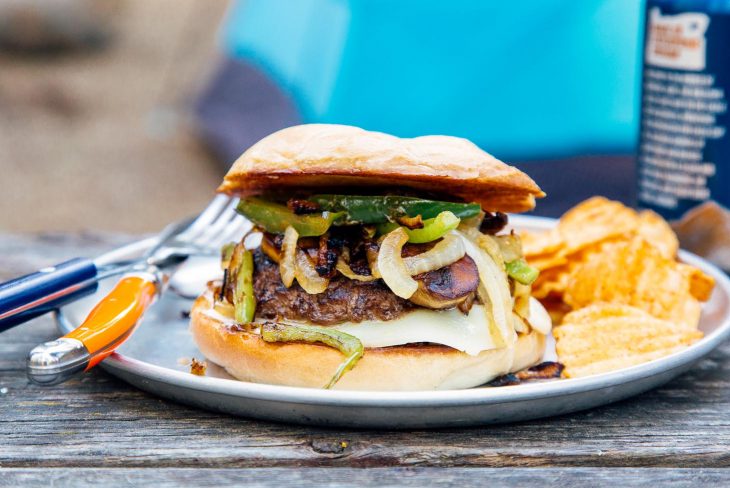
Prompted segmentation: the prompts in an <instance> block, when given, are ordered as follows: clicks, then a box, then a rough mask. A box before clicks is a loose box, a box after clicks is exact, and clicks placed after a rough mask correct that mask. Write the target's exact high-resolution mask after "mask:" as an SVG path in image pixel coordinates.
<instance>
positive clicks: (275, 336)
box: [261, 322, 365, 388]
mask: <svg viewBox="0 0 730 488" xmlns="http://www.w3.org/2000/svg"><path fill="white" fill-rule="evenodd" d="M261 338H262V339H263V340H265V341H266V342H294V341H301V342H308V343H315V342H321V343H323V344H326V345H328V346H330V347H333V348H335V349H337V350H338V351H340V352H341V353H342V354H344V355H345V356H347V358H346V359H345V360H344V361H343V362H342V364H340V366H339V367H338V368H337V371H335V374H334V376H332V379H331V380H330V381H329V383H327V384H326V385H325V388H332V386H334V384H335V383H337V381H338V380H339V379H340V378H341V377H342V375H343V374H345V373H346V372H347V371H350V370H351V369H352V368H354V367H355V364H357V362H358V361H359V360H360V358H361V357H362V355H363V352H364V351H365V348H364V347H363V345H362V342H360V339H358V338H357V337H355V336H352V335H350V334H346V333H344V332H340V331H339V330H335V329H331V328H329V327H319V326H316V325H289V324H275V323H271V322H269V323H266V324H264V325H263V327H261Z"/></svg>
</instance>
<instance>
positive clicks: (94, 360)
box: [26, 271, 162, 385]
mask: <svg viewBox="0 0 730 488" xmlns="http://www.w3.org/2000/svg"><path fill="white" fill-rule="evenodd" d="M161 283H162V281H161V276H160V275H159V273H158V272H154V271H152V272H145V273H134V274H128V275H126V276H124V278H122V279H121V280H120V281H119V283H118V284H117V285H116V286H115V287H114V289H113V290H112V291H111V292H110V293H109V294H108V295H107V296H106V297H104V299H103V300H102V301H101V302H99V304H98V305H96V307H94V308H93V309H92V310H91V312H90V313H89V315H88V316H87V317H86V320H85V321H84V323H83V324H81V325H80V326H79V327H78V328H76V329H75V330H73V331H71V332H69V333H68V334H66V335H65V336H64V337H61V338H60V339H57V340H55V341H50V342H45V343H43V344H41V345H39V346H37V347H35V348H34V349H33V350H32V351H31V352H30V355H29V356H28V361H27V366H26V367H27V372H28V378H29V379H30V380H31V381H32V382H33V383H36V384H39V385H56V384H58V383H62V382H64V381H66V380H67V379H69V378H71V377H73V376H75V375H76V374H77V373H79V372H81V371H88V370H90V369H91V368H93V367H94V366H96V365H97V364H99V362H101V361H102V360H103V359H104V358H105V357H107V356H109V355H110V354H111V353H112V352H114V350H115V349H116V348H117V347H119V346H120V345H122V343H124V341H126V340H127V339H128V338H129V336H130V335H131V334H132V331H134V329H135V327H136V326H137V324H138V323H139V321H140V319H141V318H142V315H143V314H144V312H145V310H146V309H147V308H148V307H149V306H150V305H151V304H152V302H154V301H155V298H156V297H157V295H158V293H159V291H160V288H161Z"/></svg>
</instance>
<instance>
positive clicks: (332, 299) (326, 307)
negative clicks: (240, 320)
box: [253, 249, 415, 325]
mask: <svg viewBox="0 0 730 488" xmlns="http://www.w3.org/2000/svg"><path fill="white" fill-rule="evenodd" d="M253 286H254V294H255V295H256V315H257V316H260V317H262V318H266V319H272V320H273V319H276V318H277V317H281V318H287V319H291V320H306V321H309V322H312V323H315V324H322V325H333V324H339V323H342V322H361V321H363V320H382V321H387V320H393V319H395V318H397V317H398V316H400V315H401V314H403V313H404V312H406V311H409V310H412V309H413V308H414V307H415V305H414V304H412V303H411V302H409V301H408V300H404V299H403V298H400V297H398V296H397V295H395V294H393V292H392V291H390V289H389V288H388V287H387V286H386V285H385V284H384V283H383V282H382V280H376V281H370V282H361V281H355V280H350V279H347V278H345V277H343V276H336V277H335V278H332V279H331V280H330V284H329V286H328V287H327V289H326V290H325V291H324V292H322V293H318V294H316V295H310V294H308V293H307V292H305V291H304V290H303V289H302V287H301V286H299V284H298V283H296V282H294V284H292V286H291V287H289V288H287V287H285V286H284V284H283V283H282V282H281V275H280V274H279V265H278V264H276V263H274V262H273V261H271V260H270V259H269V258H268V257H267V256H266V255H265V254H264V253H263V252H261V250H260V249H257V250H256V251H254V276H253Z"/></svg>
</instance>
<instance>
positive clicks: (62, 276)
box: [0, 258, 97, 332]
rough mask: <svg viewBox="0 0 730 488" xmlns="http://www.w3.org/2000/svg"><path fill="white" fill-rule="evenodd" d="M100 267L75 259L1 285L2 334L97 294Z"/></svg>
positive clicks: (0, 325)
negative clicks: (82, 297)
mask: <svg viewBox="0 0 730 488" xmlns="http://www.w3.org/2000/svg"><path fill="white" fill-rule="evenodd" d="M96 275H97V268H96V265H95V264H94V262H93V261H92V260H90V259H85V258H75V259H71V260H69V261H65V262H63V263H60V264H57V265H55V266H51V267H48V268H43V269H41V270H39V271H36V272H35V273H31V274H29V275H25V276H21V277H20V278H15V279H13V280H10V281H6V282H5V283H2V284H0V332H3V331H4V330H7V329H9V328H11V327H13V326H15V325H18V324H20V323H23V322H26V321H28V320H30V319H32V318H35V317H38V316H39V315H43V314H44V313H47V312H49V311H51V310H54V309H56V308H58V307H60V306H61V305H63V304H65V303H68V302H70V301H72V300H76V299H78V298H80V297H81V296H83V295H86V294H89V293H92V292H94V291H96V287H97V281H96V280H95V279H94V278H96Z"/></svg>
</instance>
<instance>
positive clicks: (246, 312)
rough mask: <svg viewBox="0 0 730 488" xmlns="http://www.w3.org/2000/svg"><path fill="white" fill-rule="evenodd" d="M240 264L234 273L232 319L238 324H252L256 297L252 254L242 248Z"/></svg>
mask: <svg viewBox="0 0 730 488" xmlns="http://www.w3.org/2000/svg"><path fill="white" fill-rule="evenodd" d="M239 246H241V247H240V248H239V249H240V251H238V252H241V262H240V265H239V266H238V271H237V273H236V286H235V288H234V290H235V291H234V293H233V307H234V318H235V319H236V322H238V323H239V324H248V323H250V322H253V317H254V315H255V313H256V297H255V296H254V294H253V253H251V251H248V250H246V249H243V246H242V245H240V244H239Z"/></svg>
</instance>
